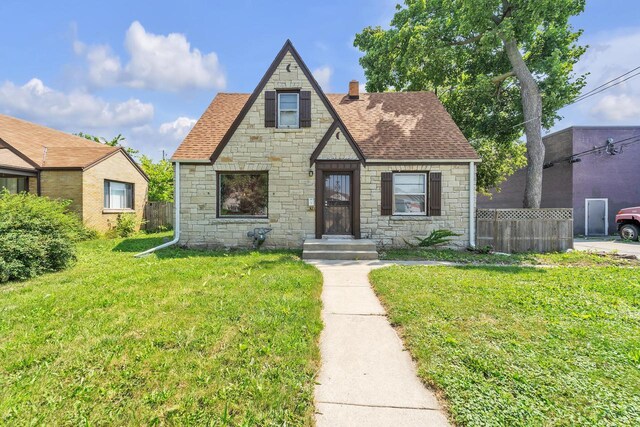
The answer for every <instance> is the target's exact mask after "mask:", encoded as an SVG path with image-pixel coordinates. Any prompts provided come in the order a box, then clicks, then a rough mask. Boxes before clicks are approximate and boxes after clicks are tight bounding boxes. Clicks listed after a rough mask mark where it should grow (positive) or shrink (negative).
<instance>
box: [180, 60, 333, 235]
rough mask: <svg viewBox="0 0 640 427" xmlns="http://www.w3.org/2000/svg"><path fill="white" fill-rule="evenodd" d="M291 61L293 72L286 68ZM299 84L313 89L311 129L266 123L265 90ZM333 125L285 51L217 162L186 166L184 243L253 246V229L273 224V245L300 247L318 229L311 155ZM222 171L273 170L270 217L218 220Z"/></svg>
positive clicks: (183, 182) (322, 105)
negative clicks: (218, 183) (217, 187)
mask: <svg viewBox="0 0 640 427" xmlns="http://www.w3.org/2000/svg"><path fill="white" fill-rule="evenodd" d="M288 64H291V67H290V70H291V71H290V72H288V71H287V70H286V67H287V65H288ZM287 88H299V89H301V90H309V91H311V127H308V128H300V129H275V128H265V126H264V105H265V101H264V91H267V90H277V89H287ZM332 123H333V118H332V117H331V115H330V113H329V111H328V110H327V109H326V108H325V106H324V104H323V103H322V101H321V100H320V98H319V96H318V94H317V93H316V92H315V91H314V90H313V88H312V86H311V83H310V82H309V81H308V80H307V78H306V77H305V75H304V73H303V72H302V69H301V68H300V66H299V64H297V62H296V61H295V59H294V58H293V56H292V55H291V54H289V53H288V54H287V55H285V57H284V58H283V60H282V62H281V63H280V64H279V65H278V67H277V68H276V70H275V71H274V73H273V75H272V76H271V78H270V79H269V81H268V82H267V84H266V86H265V88H264V89H263V91H262V93H260V95H259V96H258V98H257V99H256V101H255V102H254V104H253V106H252V107H251V109H250V110H249V112H248V113H247V115H246V116H245V119H244V120H243V122H242V123H241V124H240V126H239V127H238V129H237V130H236V132H235V133H234V135H233V137H232V138H231V140H230V141H229V143H228V144H227V146H226V147H225V149H224V150H223V151H222V153H221V154H220V157H219V158H218V159H217V161H216V163H215V164H214V165H213V166H211V165H205V164H190V165H182V166H181V180H182V183H181V187H182V193H181V197H182V200H181V232H180V243H181V244H186V245H190V246H248V245H250V244H251V241H250V239H249V238H247V235H246V234H247V231H250V230H252V229H253V228H254V227H271V228H273V231H272V232H271V233H270V234H269V235H268V238H267V244H268V245H270V246H278V247H299V246H301V245H302V242H303V241H304V239H305V238H306V237H310V236H313V235H314V233H315V212H314V211H312V210H310V209H309V206H308V198H310V197H315V177H310V176H309V170H312V168H311V167H310V166H309V157H311V153H313V150H314V149H315V148H316V146H317V145H318V143H319V142H320V140H321V139H322V137H323V136H324V134H325V133H326V132H327V130H328V129H329V126H331V124H332ZM216 171H268V172H269V219H244V218H216V190H215V183H216V174H215V172H216Z"/></svg>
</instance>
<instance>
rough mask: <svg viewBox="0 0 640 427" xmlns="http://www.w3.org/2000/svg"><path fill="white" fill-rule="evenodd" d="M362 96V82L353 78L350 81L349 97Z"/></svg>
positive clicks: (357, 97) (356, 97)
mask: <svg viewBox="0 0 640 427" xmlns="http://www.w3.org/2000/svg"><path fill="white" fill-rule="evenodd" d="M359 98H360V82H358V81H357V80H351V81H350V82H349V99H359Z"/></svg>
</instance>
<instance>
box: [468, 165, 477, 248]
mask: <svg viewBox="0 0 640 427" xmlns="http://www.w3.org/2000/svg"><path fill="white" fill-rule="evenodd" d="M469 246H470V247H472V248H475V247H476V171H475V165H474V163H473V162H469Z"/></svg>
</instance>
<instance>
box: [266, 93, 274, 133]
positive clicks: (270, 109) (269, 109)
mask: <svg viewBox="0 0 640 427" xmlns="http://www.w3.org/2000/svg"><path fill="white" fill-rule="evenodd" d="M264 127H266V128H274V127H276V91H275V90H268V91H266V92H265V93H264Z"/></svg>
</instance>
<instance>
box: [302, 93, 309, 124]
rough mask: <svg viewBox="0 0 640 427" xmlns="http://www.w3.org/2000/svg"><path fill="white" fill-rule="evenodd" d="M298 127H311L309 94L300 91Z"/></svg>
mask: <svg viewBox="0 0 640 427" xmlns="http://www.w3.org/2000/svg"><path fill="white" fill-rule="evenodd" d="M300 127H301V128H308V127H311V92H310V91H308V90H302V91H300Z"/></svg>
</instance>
